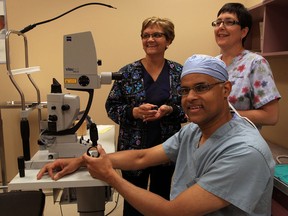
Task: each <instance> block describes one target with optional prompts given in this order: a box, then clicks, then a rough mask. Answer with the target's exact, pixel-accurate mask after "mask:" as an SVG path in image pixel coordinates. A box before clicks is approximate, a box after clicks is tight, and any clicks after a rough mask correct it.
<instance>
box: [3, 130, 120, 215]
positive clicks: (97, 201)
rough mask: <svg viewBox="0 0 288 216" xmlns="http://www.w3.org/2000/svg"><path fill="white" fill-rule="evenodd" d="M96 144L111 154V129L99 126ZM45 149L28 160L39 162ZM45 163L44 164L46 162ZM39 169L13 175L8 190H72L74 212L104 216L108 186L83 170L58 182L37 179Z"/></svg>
mask: <svg viewBox="0 0 288 216" xmlns="http://www.w3.org/2000/svg"><path fill="white" fill-rule="evenodd" d="M97 128H98V133H99V140H98V143H99V144H101V145H102V146H103V148H104V149H105V151H106V153H112V152H115V126H114V125H99V126H97ZM47 154H48V150H39V151H38V152H37V153H36V154H35V155H34V156H33V157H32V159H31V161H33V160H38V161H39V160H42V159H43V158H45V155H47ZM46 162H47V161H45V163H46ZM39 170H40V168H37V169H25V177H23V178H20V177H19V174H17V175H16V176H15V177H14V178H13V179H12V181H11V182H10V183H9V184H8V190H9V191H11V190H38V189H63V188H76V194H77V206H78V212H79V214H80V215H81V216H104V211H105V201H106V193H107V188H109V185H108V184H107V183H105V182H103V181H101V180H98V179H94V178H92V177H91V176H90V174H89V172H88V171H87V170H86V169H85V168H81V169H79V170H78V171H76V172H75V173H72V174H70V175H67V176H64V177H63V178H61V179H59V180H58V181H54V180H52V179H51V178H50V177H49V176H48V175H45V176H43V178H42V179H40V180H37V179H36V175H37V173H38V172H39Z"/></svg>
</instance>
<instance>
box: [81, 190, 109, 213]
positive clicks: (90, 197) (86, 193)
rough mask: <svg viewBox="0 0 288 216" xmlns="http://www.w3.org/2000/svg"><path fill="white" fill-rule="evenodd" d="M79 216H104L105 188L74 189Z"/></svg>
mask: <svg viewBox="0 0 288 216" xmlns="http://www.w3.org/2000/svg"><path fill="white" fill-rule="evenodd" d="M76 193H77V207H78V212H79V215H80V216H104V213H105V201H106V196H105V194H106V187H81V188H76Z"/></svg>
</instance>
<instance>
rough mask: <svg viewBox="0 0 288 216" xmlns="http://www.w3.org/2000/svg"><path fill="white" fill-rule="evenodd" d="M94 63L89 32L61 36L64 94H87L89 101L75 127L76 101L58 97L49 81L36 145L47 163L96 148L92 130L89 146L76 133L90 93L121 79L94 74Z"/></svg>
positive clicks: (55, 85) (59, 93)
mask: <svg viewBox="0 0 288 216" xmlns="http://www.w3.org/2000/svg"><path fill="white" fill-rule="evenodd" d="M97 62H98V61H97V56H96V49H95V46H94V41H93V37H92V34H91V32H81V33H75V34H69V35H65V36H64V68H63V70H64V86H65V88H67V89H68V90H77V91H87V92H88V93H89V99H88V103H87V106H86V109H85V111H84V113H83V115H82V117H81V119H80V120H79V121H78V122H77V123H75V121H76V120H77V117H78V114H79V112H80V99H79V97H78V96H77V95H72V94H65V93H62V90H61V85H60V84H59V82H58V81H56V80H55V79H54V80H53V84H52V86H51V93H50V94H48V95H47V109H48V119H47V121H42V122H41V125H42V128H41V134H40V141H39V144H40V145H41V146H42V149H48V150H49V155H48V157H49V159H52V158H53V159H54V158H58V157H61V158H63V157H78V156H81V155H82V154H83V153H85V152H87V149H88V148H89V147H91V146H92V145H94V146H95V145H96V143H95V142H97V139H96V140H95V137H98V134H97V133H98V132H97V128H96V126H94V127H92V130H91V129H90V127H89V129H90V137H91V138H92V139H90V140H92V143H90V142H89V143H81V139H80V138H78V137H77V133H76V132H77V130H78V129H79V128H80V126H81V125H82V123H83V122H84V121H85V118H86V117H87V115H88V112H89V110H90V107H91V103H92V100H93V93H94V89H98V88H100V87H101V85H102V84H110V83H111V82H112V80H114V79H121V74H118V73H112V72H102V73H100V74H98V72H97V67H98V63H97ZM89 126H90V125H89ZM95 129H96V130H95ZM93 142H94V143H93Z"/></svg>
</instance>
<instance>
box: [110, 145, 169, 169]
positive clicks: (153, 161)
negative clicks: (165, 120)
mask: <svg viewBox="0 0 288 216" xmlns="http://www.w3.org/2000/svg"><path fill="white" fill-rule="evenodd" d="M107 155H108V157H109V159H110V160H111V162H112V166H113V168H114V169H121V170H138V169H144V168H146V167H150V166H155V165H160V164H165V163H167V162H169V161H170V160H169V158H168V157H167V155H166V153H165V151H164V149H163V147H162V145H157V146H155V147H152V148H148V149H141V150H126V151H118V152H116V153H111V154H107Z"/></svg>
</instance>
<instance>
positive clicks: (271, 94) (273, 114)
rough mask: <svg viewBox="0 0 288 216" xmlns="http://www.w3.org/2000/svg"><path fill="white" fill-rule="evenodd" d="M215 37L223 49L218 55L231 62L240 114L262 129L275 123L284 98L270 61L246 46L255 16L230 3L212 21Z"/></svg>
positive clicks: (232, 98)
mask: <svg viewBox="0 0 288 216" xmlns="http://www.w3.org/2000/svg"><path fill="white" fill-rule="evenodd" d="M212 26H213V27H214V34H215V40H216V43H217V44H218V46H219V47H220V48H221V54H220V55H219V56H218V57H219V58H221V59H222V60H223V61H224V62H225V63H226V65H227V71H228V73H229V80H230V81H231V82H232V85H233V88H232V92H231V93H230V96H229V102H230V103H231V104H232V105H233V106H234V107H235V108H236V109H237V111H238V112H239V114H240V115H242V116H243V117H247V118H249V119H250V120H251V121H252V122H253V123H254V124H255V125H257V127H258V128H261V126H263V125H275V124H276V123H277V121H278V118H279V105H278V100H279V99H280V98H281V96H280V94H279V92H278V90H277V87H276V85H275V82H274V78H273V74H272V71H271V68H270V66H269V63H268V61H267V60H266V59H265V58H263V57H262V56H260V55H258V54H256V53H252V52H250V51H248V50H245V48H244V42H245V40H246V37H247V35H248V33H249V31H250V29H251V27H252V16H251V14H250V13H249V11H248V10H247V9H246V8H245V7H244V6H243V5H242V4H240V3H227V4H225V5H224V6H223V7H222V8H221V9H220V10H219V12H218V14H217V19H216V20H215V21H214V22H212Z"/></svg>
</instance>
